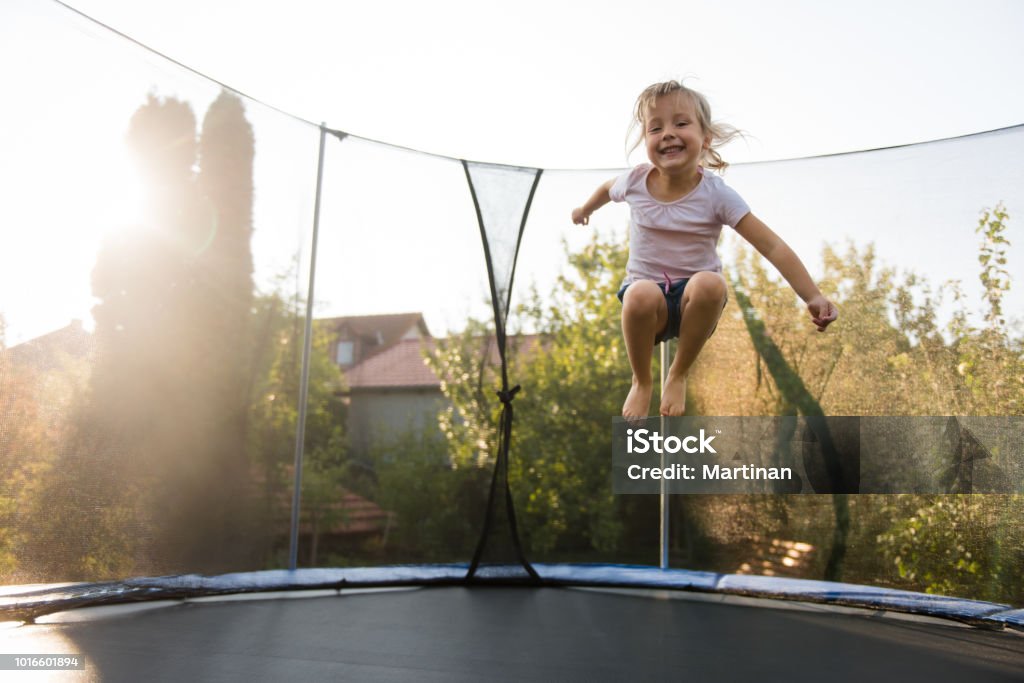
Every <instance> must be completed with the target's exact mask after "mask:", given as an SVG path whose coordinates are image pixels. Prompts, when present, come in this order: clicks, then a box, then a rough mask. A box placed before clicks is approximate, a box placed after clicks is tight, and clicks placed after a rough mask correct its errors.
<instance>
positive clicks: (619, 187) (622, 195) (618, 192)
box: [608, 164, 649, 202]
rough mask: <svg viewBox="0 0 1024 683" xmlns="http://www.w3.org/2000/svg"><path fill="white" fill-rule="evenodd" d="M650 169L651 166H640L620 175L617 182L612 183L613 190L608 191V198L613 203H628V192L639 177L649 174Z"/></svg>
mask: <svg viewBox="0 0 1024 683" xmlns="http://www.w3.org/2000/svg"><path fill="white" fill-rule="evenodd" d="M648 168H649V166H648V165H647V164H640V165H639V166H637V167H635V168H632V169H630V170H628V171H626V172H625V173H623V174H622V175H620V176H619V177H618V178H616V179H615V182H614V183H612V186H611V189H609V190H608V197H609V198H611V200H612V201H613V202H624V201H626V192H627V191H628V190H629V188H630V187H632V185H633V184H634V183H635V182H636V180H637V178H638V177H641V176H643V175H644V174H645V173H646V172H647V169H648Z"/></svg>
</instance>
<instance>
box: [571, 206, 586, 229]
mask: <svg viewBox="0 0 1024 683" xmlns="http://www.w3.org/2000/svg"><path fill="white" fill-rule="evenodd" d="M572 222H573V224H574V225H586V224H588V223H589V222H590V214H589V213H585V212H584V211H583V207H582V206H580V207H577V208H575V209H573V210H572Z"/></svg>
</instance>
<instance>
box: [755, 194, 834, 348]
mask: <svg viewBox="0 0 1024 683" xmlns="http://www.w3.org/2000/svg"><path fill="white" fill-rule="evenodd" d="M735 230H736V232H738V233H739V234H740V235H741V236H742V237H743V238H744V239H745V240H747V241H748V242H750V244H751V245H753V247H754V248H755V249H757V251H758V252H760V253H761V255H762V256H764V257H765V258H766V259H768V260H769V261H771V263H772V265H773V266H775V267H776V268H777V269H778V271H779V272H780V273H781V274H782V277H784V278H786V282H788V283H789V286H790V287H792V288H793V291H795V292H796V293H797V295H798V296H799V297H800V298H801V299H803V300H804V303H806V304H807V310H808V311H810V314H811V318H812V319H813V321H814V324H815V325H816V326H817V327H818V331H819V332H824V331H825V328H826V327H828V326H829V323H831V322H832V321H834V320H835V319H836V317H837V316H838V315H839V312H838V311H837V310H836V307H835V305H834V304H833V303H832V302H831V301H829V300H828V299H826V298H825V297H824V296H823V295H822V293H821V291H820V290H819V289H818V286H817V285H815V284H814V281H813V280H811V276H810V275H809V274H808V273H807V269H806V268H805V267H804V264H803V262H802V261H800V257H799V256H797V255H796V253H795V252H794V251H793V250H792V249H790V247H789V245H788V244H786V243H785V241H783V239H782V238H781V237H779V236H778V235H776V234H775V233H774V232H772V229H771V228H769V227H768V226H767V225H765V224H764V223H763V222H762V221H761V219H759V218H758V217H757V216H755V215H754V214H752V213H748V214H747V215H746V216H744V217H743V218H741V219H740V222H739V223H737V224H736V227H735Z"/></svg>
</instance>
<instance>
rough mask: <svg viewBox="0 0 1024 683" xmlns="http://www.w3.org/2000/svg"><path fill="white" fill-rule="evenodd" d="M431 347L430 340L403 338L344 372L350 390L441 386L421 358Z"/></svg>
mask: <svg viewBox="0 0 1024 683" xmlns="http://www.w3.org/2000/svg"><path fill="white" fill-rule="evenodd" d="M433 350H434V342H433V340H432V339H404V340H402V341H399V342H396V343H395V344H394V345H392V346H391V348H389V349H387V350H385V351H382V352H380V353H378V354H377V355H375V356H371V357H370V358H367V359H366V360H364V361H363V362H362V363H360V364H359V365H356V366H355V367H353V368H351V369H350V370H348V371H347V372H346V373H345V379H346V382H347V384H348V387H349V389H377V388H398V387H404V388H412V387H440V385H441V382H440V380H439V379H438V378H437V375H435V374H434V371H433V370H431V369H430V368H429V367H428V366H427V364H426V359H425V358H424V352H427V353H429V352H431V351H433Z"/></svg>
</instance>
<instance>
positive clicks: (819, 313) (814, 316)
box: [807, 294, 839, 332]
mask: <svg viewBox="0 0 1024 683" xmlns="http://www.w3.org/2000/svg"><path fill="white" fill-rule="evenodd" d="M807 310H808V311H810V313H811V320H812V322H814V324H815V325H816V326H817V328H818V332H824V331H825V328H826V327H828V326H829V324H830V323H832V322H833V321H835V319H836V318H837V317H839V311H838V310H836V306H835V304H833V303H832V302H831V301H829V300H828V299H826V298H825V297H824V296H822V295H821V294H818V295H817V296H815V297H813V298H812V299H811V300H810V301H808V302H807Z"/></svg>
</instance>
